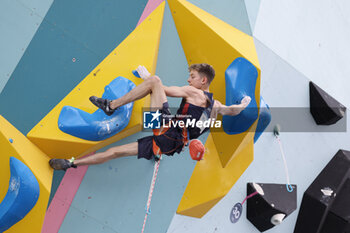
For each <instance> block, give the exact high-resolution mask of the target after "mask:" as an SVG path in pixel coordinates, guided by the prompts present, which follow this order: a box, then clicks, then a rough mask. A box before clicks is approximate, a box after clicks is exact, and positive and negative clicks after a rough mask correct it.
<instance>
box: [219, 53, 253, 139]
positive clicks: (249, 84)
mask: <svg viewBox="0 0 350 233" xmlns="http://www.w3.org/2000/svg"><path fill="white" fill-rule="evenodd" d="M257 78H258V71H257V69H256V68H255V66H254V65H253V64H252V63H250V62H249V61H248V60H247V59H245V58H243V57H239V58H236V59H235V60H234V61H233V62H232V63H231V64H230V65H229V67H228V68H227V69H226V72H225V81H226V105H227V106H229V105H232V104H240V103H241V100H242V99H243V98H244V97H245V96H250V97H251V98H252V100H251V102H250V103H249V105H248V107H247V108H246V109H244V110H243V111H242V112H241V113H240V114H239V115H237V116H223V128H224V131H225V132H226V133H227V134H239V133H242V132H245V131H246V130H247V129H249V127H250V126H252V124H253V123H254V121H255V120H256V119H257V118H258V107H257V103H256V101H255V86H256V80H257Z"/></svg>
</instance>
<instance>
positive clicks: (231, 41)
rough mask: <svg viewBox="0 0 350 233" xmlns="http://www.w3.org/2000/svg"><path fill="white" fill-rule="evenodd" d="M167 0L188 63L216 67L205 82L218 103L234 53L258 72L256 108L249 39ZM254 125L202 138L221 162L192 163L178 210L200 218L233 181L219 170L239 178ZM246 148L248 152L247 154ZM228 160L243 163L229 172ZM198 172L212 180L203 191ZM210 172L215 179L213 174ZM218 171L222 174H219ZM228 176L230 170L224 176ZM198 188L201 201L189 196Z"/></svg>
mask: <svg viewBox="0 0 350 233" xmlns="http://www.w3.org/2000/svg"><path fill="white" fill-rule="evenodd" d="M168 2H169V6H170V9H171V12H172V15H173V18H174V21H175V25H176V28H177V32H178V34H179V37H180V40H181V44H182V47H183V49H184V52H185V55H186V59H187V62H188V63H189V64H193V63H208V64H211V65H212V66H213V67H214V69H215V71H216V76H215V79H214V81H213V82H212V84H211V86H210V91H211V92H213V93H214V98H215V99H217V100H219V101H220V102H221V103H225V98H226V94H225V93H226V91H225V71H226V69H227V67H228V66H229V65H230V64H231V63H232V61H233V60H235V59H236V58H238V57H244V58H246V59H247V60H249V61H250V62H251V63H252V64H253V65H254V66H255V67H256V69H257V71H258V78H257V82H256V84H255V101H256V102H257V105H258V106H260V74H261V71H260V65H259V61H258V56H257V53H256V49H255V44H254V40H253V37H251V36H249V35H247V34H245V33H243V32H241V31H240V30H238V29H236V28H234V27H232V26H231V25H229V24H227V23H225V22H223V21H222V20H220V19H218V18H216V17H214V16H212V15H210V14H209V13H207V12H205V11H203V10H202V9H200V8H198V7H196V6H195V5H193V4H191V3H189V2H188V1H185V0H169V1H168ZM256 125H257V120H256V122H255V123H254V124H253V125H252V126H251V127H250V128H249V129H248V130H247V131H246V132H243V133H241V134H238V135H227V134H225V133H224V132H218V133H211V135H210V138H211V141H210V142H209V141H207V143H206V147H208V148H211V149H210V151H212V153H214V154H215V155H212V154H210V156H216V157H217V161H219V165H220V166H216V165H218V164H216V165H215V166H214V165H213V166H203V165H201V163H202V162H203V161H201V162H200V163H198V165H197V166H201V167H202V169H200V170H198V169H197V167H196V169H195V170H194V172H193V175H192V178H191V182H190V183H189V184H188V186H187V189H186V193H185V194H184V196H183V198H182V200H181V203H180V205H179V208H178V212H179V213H182V214H186V215H189V216H192V217H196V216H202V215H204V214H205V213H204V212H203V209H205V208H208V209H207V210H209V209H210V208H211V207H212V206H213V205H214V204H215V203H216V201H217V199H220V198H221V197H223V196H224V195H226V193H227V192H228V190H229V189H230V188H231V187H232V185H233V184H234V182H235V181H234V182H229V184H228V183H227V181H226V180H225V179H227V177H228V175H224V174H226V172H228V173H230V172H234V173H235V174H234V176H235V177H236V178H237V179H238V177H240V176H241V174H243V172H244V171H245V170H246V168H247V167H248V165H249V164H250V163H251V161H252V160H253V138H254V132H255V129H256ZM208 143H209V144H208ZM248 151H250V152H249V153H248ZM242 153H243V154H247V157H246V158H245V157H244V156H241V155H242ZM241 160H242V161H241ZM233 162H235V163H238V164H242V166H239V167H238V168H237V169H238V170H235V171H230V169H229V167H230V165H231V164H232V163H233ZM206 169H207V170H206ZM202 170H203V171H204V170H205V171H206V172H203V173H200V174H201V175H203V176H204V177H208V178H212V179H214V180H215V181H216V182H213V183H212V186H210V189H208V191H207V192H202V188H201V187H200V185H202V184H203V182H204V183H206V181H205V179H204V180H201V181H198V182H200V183H199V184H196V182H197V181H196V180H197V179H195V178H194V177H197V176H198V174H197V173H198V172H199V171H202ZM213 174H215V176H216V177H214V178H213V177H212V175H213ZM221 175H224V176H222V177H221ZM232 176H233V175H232V174H231V175H230V176H229V177H232ZM230 179H231V178H230ZM227 185H228V186H227ZM213 190H214V191H213ZM199 192H201V193H200V196H202V198H203V199H202V198H199V199H198V198H190V197H191V196H193V197H198V195H196V194H199ZM213 192H214V193H213ZM214 200H216V201H214ZM208 203H211V204H208ZM204 206H205V208H204ZM209 207H210V208H209ZM196 211H198V213H196Z"/></svg>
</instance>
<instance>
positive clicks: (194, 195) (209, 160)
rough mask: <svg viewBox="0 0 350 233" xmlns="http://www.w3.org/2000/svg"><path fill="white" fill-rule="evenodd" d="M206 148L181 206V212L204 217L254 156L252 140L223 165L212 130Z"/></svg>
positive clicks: (179, 210) (179, 207) (178, 210)
mask: <svg viewBox="0 0 350 233" xmlns="http://www.w3.org/2000/svg"><path fill="white" fill-rule="evenodd" d="M251 134H253V133H251ZM205 147H206V148H205V149H206V152H205V155H204V159H203V160H202V161H200V162H198V163H197V165H196V167H195V169H194V171H193V174H192V176H191V179H190V181H189V183H188V185H187V187H186V190H185V192H184V194H183V196H182V199H181V202H180V204H179V206H178V209H177V213H178V214H182V215H187V216H191V217H196V218H201V217H203V216H204V215H205V214H206V213H207V212H208V211H209V210H210V209H211V208H212V207H213V206H214V205H215V204H216V203H217V202H219V201H220V200H221V198H223V197H224V196H225V195H226V194H227V193H228V192H229V191H230V189H231V188H232V186H233V185H234V184H235V183H236V181H237V180H238V179H239V177H240V176H241V175H242V174H243V172H244V171H245V170H246V169H247V168H248V166H249V165H250V163H251V162H252V161H253V159H254V143H253V141H250V142H249V143H248V144H247V146H245V147H244V148H243V149H242V150H241V152H239V153H238V155H237V156H235V157H234V158H233V159H232V161H231V162H230V163H229V164H228V165H227V166H226V167H225V168H223V167H222V166H221V162H220V160H219V157H218V152H217V150H216V146H215V143H214V141H213V137H212V134H211V133H210V134H209V136H208V139H207V142H206V144H205Z"/></svg>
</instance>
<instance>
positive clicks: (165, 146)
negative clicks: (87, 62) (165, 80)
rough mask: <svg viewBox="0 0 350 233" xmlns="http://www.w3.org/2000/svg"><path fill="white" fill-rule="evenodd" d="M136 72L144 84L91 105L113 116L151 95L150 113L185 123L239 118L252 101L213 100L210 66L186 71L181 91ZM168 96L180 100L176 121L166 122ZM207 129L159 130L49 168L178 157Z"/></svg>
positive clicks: (142, 71) (141, 70)
mask: <svg viewBox="0 0 350 233" xmlns="http://www.w3.org/2000/svg"><path fill="white" fill-rule="evenodd" d="M137 72H138V74H139V76H140V77H141V78H142V79H144V81H143V82H142V83H141V84H140V85H138V86H136V87H135V88H134V89H132V90H131V91H130V92H128V93H127V94H125V95H124V96H122V97H120V98H118V99H115V100H107V99H102V98H97V97H95V96H91V97H90V101H91V102H92V103H93V104H94V105H96V106H97V107H99V108H101V109H102V110H103V111H104V112H105V113H106V114H107V115H112V114H113V112H114V111H115V109H117V108H118V107H120V106H122V105H124V104H127V103H130V102H132V101H135V100H138V99H141V98H143V97H145V96H146V95H150V98H151V106H150V107H151V109H158V110H159V112H160V113H161V114H162V117H163V118H165V119H167V121H178V120H184V118H190V120H193V119H195V120H196V121H198V120H203V119H208V118H211V119H216V117H217V114H221V115H230V116H234V115H238V114H239V113H240V112H241V111H242V110H243V109H244V108H245V107H247V106H248V104H249V103H250V101H251V98H250V97H249V96H246V97H244V98H243V99H242V100H241V103H240V104H238V105H230V106H226V105H223V104H221V103H220V102H219V101H218V100H214V99H213V94H212V93H210V92H209V86H210V83H211V82H212V81H213V79H214V76H215V71H214V69H213V67H212V66H210V65H208V64H205V63H202V64H193V65H191V66H190V67H189V72H190V76H189V78H188V80H187V82H188V85H187V86H183V87H178V86H171V87H167V86H164V85H163V84H162V82H161V80H160V78H159V77H158V76H151V75H150V73H149V72H148V71H147V69H146V68H145V67H143V66H139V67H138V68H137ZM167 96H169V97H182V102H181V105H180V108H179V109H178V111H177V114H176V117H173V118H169V116H171V113H170V110H169V105H168V101H167ZM177 116H180V117H177ZM208 129H209V128H208V127H207V128H204V129H203V127H202V128H198V127H196V126H194V127H189V128H185V127H179V126H176V127H170V128H166V129H165V128H164V127H161V129H157V130H153V133H154V134H153V135H152V136H148V137H144V138H140V139H138V140H137V142H133V143H129V144H126V145H121V146H116V147H112V148H109V149H108V150H106V151H105V152H101V153H96V154H94V155H91V156H88V157H84V158H79V159H75V160H74V159H71V160H66V159H51V160H50V166H51V167H52V168H54V169H56V170H66V169H68V168H71V167H76V166H81V165H91V164H100V163H104V162H106V161H109V160H111V159H115V158H120V157H125V156H133V155H137V156H138V159H140V158H145V159H148V160H150V159H152V158H155V159H156V158H157V156H159V155H161V154H166V155H173V154H174V153H175V152H177V153H180V152H181V151H182V149H183V147H184V146H185V145H186V143H187V142H188V141H189V140H191V139H195V138H198V137H199V136H200V135H201V134H203V133H204V132H205V131H207V130H208Z"/></svg>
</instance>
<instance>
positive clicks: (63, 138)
mask: <svg viewBox="0 0 350 233" xmlns="http://www.w3.org/2000/svg"><path fill="white" fill-rule="evenodd" d="M164 7H165V2H163V3H162V4H160V5H159V6H158V7H157V8H156V9H155V10H154V11H153V12H152V13H151V14H150V15H149V16H148V17H147V19H146V20H144V21H143V22H142V23H141V24H140V25H139V26H138V27H137V28H136V29H135V30H134V31H133V32H132V33H131V34H130V35H129V36H128V37H127V38H126V39H125V40H124V41H123V42H122V43H121V44H120V45H119V46H118V47H117V48H116V49H114V50H113V51H112V52H111V53H110V54H109V55H108V56H107V57H106V58H105V59H104V60H103V61H102V62H101V63H100V64H99V65H98V66H97V67H96V68H95V69H93V70H92V71H91V73H90V74H88V75H87V76H86V77H85V78H84V80H83V81H81V82H80V83H79V84H78V85H77V86H76V87H75V88H74V89H73V90H72V91H71V92H70V93H69V94H68V95H67V96H66V97H65V98H64V99H63V100H62V101H61V102H60V103H59V104H57V105H56V106H55V107H54V108H53V109H52V110H51V111H50V112H49V113H48V114H47V115H46V116H45V117H44V118H43V119H42V120H41V121H40V122H39V123H38V124H37V125H36V126H35V127H34V128H33V129H32V130H31V131H30V132H29V133H28V135H27V136H28V138H29V139H30V140H31V141H32V142H33V143H34V144H36V145H37V146H38V147H39V148H40V149H41V150H42V151H44V152H45V153H46V154H47V155H49V156H50V157H55V158H68V157H72V156H75V157H79V156H82V155H85V154H87V153H90V152H92V151H96V150H98V149H101V148H103V147H105V146H107V145H108V144H111V143H113V142H116V141H118V140H120V139H122V138H124V137H127V136H129V135H131V134H134V133H136V132H138V131H140V130H141V126H142V125H141V124H142V122H141V121H142V107H144V106H148V105H149V101H150V100H149V98H144V99H141V100H138V101H135V102H134V107H133V112H132V116H131V119H130V122H129V124H128V126H127V127H126V128H125V129H124V130H123V131H121V132H120V133H118V134H117V135H115V136H113V137H111V138H109V139H106V140H104V141H98V142H96V141H88V140H84V139H80V138H77V137H74V136H71V135H69V134H66V133H63V132H62V131H61V130H60V129H59V128H58V125H57V122H58V117H59V114H60V112H61V109H62V107H63V106H66V105H68V106H73V107H76V108H79V109H81V110H83V111H86V112H89V113H93V112H94V111H96V109H97V108H96V107H95V106H94V105H93V104H91V103H90V101H89V97H90V96H92V95H95V96H102V94H103V92H104V87H105V86H106V85H108V84H109V83H110V82H111V81H112V80H113V79H115V78H116V77H118V76H123V77H125V78H128V79H129V80H131V81H133V82H134V83H135V84H136V85H138V84H140V83H141V82H142V80H141V79H139V78H136V77H134V76H133V74H132V73H131V71H132V70H134V69H135V68H136V67H137V66H138V65H140V64H142V65H144V66H145V67H147V68H148V70H149V71H150V72H151V74H154V73H155V71H156V63H157V57H158V49H159V41H160V35H161V29H162V22H163V15H164Z"/></svg>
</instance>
